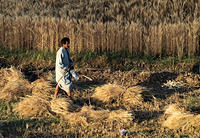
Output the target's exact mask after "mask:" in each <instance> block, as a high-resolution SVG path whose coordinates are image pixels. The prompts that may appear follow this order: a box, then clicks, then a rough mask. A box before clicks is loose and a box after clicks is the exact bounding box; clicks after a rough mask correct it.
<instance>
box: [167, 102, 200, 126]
mask: <svg viewBox="0 0 200 138" xmlns="http://www.w3.org/2000/svg"><path fill="white" fill-rule="evenodd" d="M164 118H165V119H166V120H165V121H164V122H163V126H164V127H168V128H170V129H175V130H178V129H182V130H187V129H189V128H191V127H196V126H200V115H194V114H191V113H188V112H186V111H184V109H181V108H180V107H179V106H178V105H176V104H172V105H169V106H168V108H167V109H166V111H165V114H164Z"/></svg>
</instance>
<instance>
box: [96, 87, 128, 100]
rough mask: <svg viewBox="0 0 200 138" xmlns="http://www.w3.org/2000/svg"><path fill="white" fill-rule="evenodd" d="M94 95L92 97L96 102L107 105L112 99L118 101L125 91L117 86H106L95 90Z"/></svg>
mask: <svg viewBox="0 0 200 138" xmlns="http://www.w3.org/2000/svg"><path fill="white" fill-rule="evenodd" d="M95 91H96V92H95V93H94V94H93V95H92V98H93V99H96V100H97V102H98V101H100V102H104V103H109V102H111V101H112V100H113V99H119V97H120V95H121V94H122V93H123V92H124V91H125V90H124V89H122V88H121V87H120V86H118V85H112V84H106V85H103V86H100V87H97V88H96V89H95Z"/></svg>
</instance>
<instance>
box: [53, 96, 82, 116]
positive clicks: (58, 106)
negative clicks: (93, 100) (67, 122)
mask: <svg viewBox="0 0 200 138" xmlns="http://www.w3.org/2000/svg"><path fill="white" fill-rule="evenodd" d="M78 109H79V107H78V106H76V105H73V102H72V100H70V99H68V98H56V99H53V100H52V101H51V110H52V111H53V112H55V113H57V114H61V115H66V114H69V113H70V112H75V111H77V110H78Z"/></svg>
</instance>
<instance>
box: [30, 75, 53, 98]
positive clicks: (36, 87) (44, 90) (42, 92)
mask: <svg viewBox="0 0 200 138" xmlns="http://www.w3.org/2000/svg"><path fill="white" fill-rule="evenodd" d="M31 85H32V86H33V89H32V95H37V96H40V97H43V98H48V97H51V95H52V94H53V91H54V89H53V87H52V86H51V83H50V82H49V81H46V80H44V79H43V78H41V79H38V80H36V81H34V82H32V83H31Z"/></svg>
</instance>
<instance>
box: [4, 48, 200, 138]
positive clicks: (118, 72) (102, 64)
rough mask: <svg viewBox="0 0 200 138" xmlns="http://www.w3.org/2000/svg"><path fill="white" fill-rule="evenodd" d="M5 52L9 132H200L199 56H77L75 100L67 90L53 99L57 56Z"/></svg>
mask: <svg viewBox="0 0 200 138" xmlns="http://www.w3.org/2000/svg"><path fill="white" fill-rule="evenodd" d="M1 51H4V52H2V53H1V54H2V55H3V56H4V57H6V59H1V63H2V64H1V67H2V68H1V70H0V75H1V78H2V79H1V81H0V87H1V91H0V92H1V96H0V100H1V102H0V110H1V123H0V125H1V129H0V134H1V135H2V136H5V137H17V136H18V137H52V136H53V137H122V135H121V133H120V131H121V130H122V129H125V130H126V131H127V133H126V135H125V136H123V137H199V136H200V128H199V119H200V117H199V105H200V102H199V101H200V100H199V98H200V97H199V93H200V90H199V87H200V83H199V82H200V76H199V74H198V71H199V69H198V66H197V65H196V61H195V59H193V60H192V59H190V60H188V59H185V60H184V61H182V62H180V61H173V60H171V59H162V60H152V59H145V58H144V59H140V60H138V59H136V58H126V59H125V58H123V57H120V58H119V56H116V55H115V56H116V57H115V56H114V55H106V54H104V55H94V54H92V53H91V54H88V53H83V54H82V55H79V56H78V55H76V54H72V58H73V60H74V61H76V66H75V68H76V72H77V74H78V75H79V77H80V80H78V81H74V89H73V94H72V99H73V100H72V101H71V100H70V99H68V98H67V96H66V94H65V93H64V92H63V91H60V92H59V95H58V98H57V99H56V100H55V99H53V93H54V89H55V72H54V62H55V61H54V60H55V59H54V58H55V57H54V56H52V55H49V56H48V58H47V55H46V56H44V55H43V56H42V53H37V54H35V55H34V54H33V53H34V52H33V53H32V55H34V56H32V57H29V58H28V59H26V58H27V57H26V54H28V55H30V53H27V52H26V51H24V53H23V51H20V52H19V51H15V50H14V51H6V50H5V49H4V48H2V49H1ZM6 53H7V54H6ZM9 53H13V54H12V55H10V54H9ZM19 53H20V54H19ZM19 55H21V56H19ZM15 56H16V57H15ZM45 57H46V58H45ZM117 57H118V58H117ZM44 59H46V60H44ZM32 61H35V64H32ZM43 61H44V62H45V63H44V62H43ZM94 61H95V62H94ZM122 61H123V62H128V63H129V64H122V63H123V62H122ZM11 65H14V66H15V67H11ZM131 65H132V66H131ZM10 67H11V68H10ZM83 75H86V76H88V77H90V78H91V79H92V81H91V80H89V79H87V78H85V77H83ZM174 122H177V123H175V124H174Z"/></svg>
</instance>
